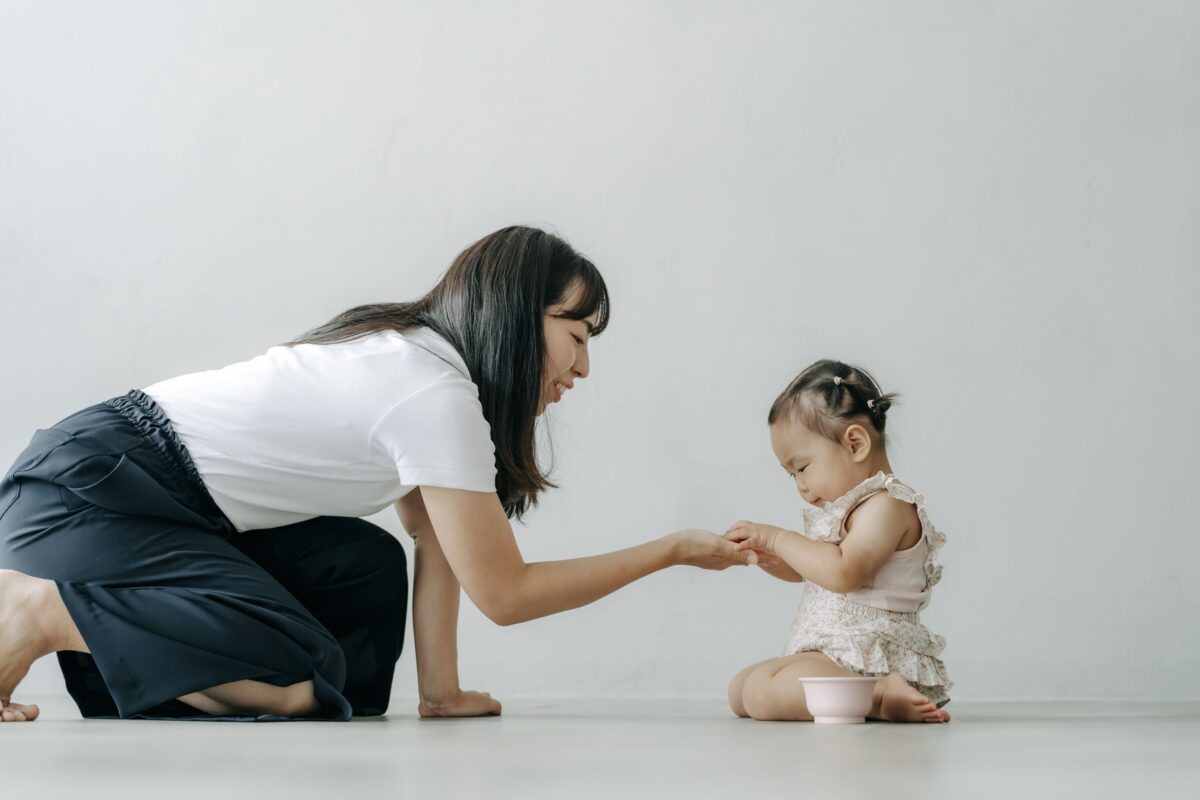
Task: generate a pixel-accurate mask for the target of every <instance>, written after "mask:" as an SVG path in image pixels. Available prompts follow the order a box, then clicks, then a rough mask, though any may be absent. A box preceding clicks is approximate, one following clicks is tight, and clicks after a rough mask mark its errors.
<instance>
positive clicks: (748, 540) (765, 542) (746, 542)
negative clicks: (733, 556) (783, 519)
mask: <svg viewBox="0 0 1200 800" xmlns="http://www.w3.org/2000/svg"><path fill="white" fill-rule="evenodd" d="M782 531H783V528H776V527H775V526H774V525H760V524H758V523H757V522H747V521H745V520H738V521H737V522H735V523H733V524H732V525H730V526H729V530H727V531H726V532H725V538H726V539H728V540H729V541H731V542H733V543H734V544H735V545H736V547H735V548H734V549H736V550H753V551H754V552H755V553H756V554H758V555H765V556H766V557H767V558H770V559H772V560H774V561H776V562H777V561H778V560H779V559H778V558H777V557H776V556H775V539H776V537H778V536H779V534H780V533H781V532H782Z"/></svg>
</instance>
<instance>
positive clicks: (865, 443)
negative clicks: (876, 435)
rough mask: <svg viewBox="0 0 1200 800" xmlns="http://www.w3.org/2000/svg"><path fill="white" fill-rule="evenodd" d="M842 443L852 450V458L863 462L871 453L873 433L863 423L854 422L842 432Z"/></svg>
mask: <svg viewBox="0 0 1200 800" xmlns="http://www.w3.org/2000/svg"><path fill="white" fill-rule="evenodd" d="M842 444H843V445H845V447H846V449H847V450H849V451H850V458H851V459H853V460H854V462H855V463H859V464H861V463H862V462H863V461H866V460H867V456H868V455H870V454H871V434H870V433H868V432H867V429H866V428H864V427H863V426H862V425H858V424H854V425H851V426H850V427H848V428H846V432H845V433H843V434H842Z"/></svg>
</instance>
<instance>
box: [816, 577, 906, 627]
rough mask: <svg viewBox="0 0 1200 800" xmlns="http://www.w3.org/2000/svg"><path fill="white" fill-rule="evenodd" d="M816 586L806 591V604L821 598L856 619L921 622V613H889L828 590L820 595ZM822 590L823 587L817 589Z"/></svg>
mask: <svg viewBox="0 0 1200 800" xmlns="http://www.w3.org/2000/svg"><path fill="white" fill-rule="evenodd" d="M814 586H815V584H814V585H809V586H808V588H806V589H805V590H804V599H805V601H806V602H810V603H811V602H819V600H818V599H817V598H818V596H819V597H823V598H826V600H825V601H826V603H828V604H830V605H836V606H837V607H838V609H839V610H841V611H845V612H846V613H848V614H853V615H854V616H856V617H866V618H868V619H890V620H895V621H897V622H911V623H913V624H914V625H919V624H920V622H921V614H920V613H919V612H905V611H889V610H888V609H886V608H876V607H875V606H868V605H863V604H862V603H856V602H854V601H853V600H849V599H847V597H846V596H845V595H844V594H838V593H837V592H831V591H829V590H828V589H821V591H820V593H819V594H818V593H816V592H813V588H814ZM816 588H821V587H816Z"/></svg>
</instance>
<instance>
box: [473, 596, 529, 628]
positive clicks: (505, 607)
mask: <svg viewBox="0 0 1200 800" xmlns="http://www.w3.org/2000/svg"><path fill="white" fill-rule="evenodd" d="M475 605H476V607H478V608H479V610H480V611H482V612H483V615H484V616H485V617H487V618H488V619H489V620H491V621H492V622H494V623H495V624H497V625H499V626H500V627H502V628H507V627H508V626H509V625H516V624H517V623H518V622H524V621H525V617H523V616H522V615H521V613H520V609H519V608H517V605H516V604H515V603H513V602H511V601H510V600H507V599H504V598H487V599H485V600H483V602H476V603H475Z"/></svg>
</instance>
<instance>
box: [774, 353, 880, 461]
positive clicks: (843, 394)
mask: <svg viewBox="0 0 1200 800" xmlns="http://www.w3.org/2000/svg"><path fill="white" fill-rule="evenodd" d="M897 397H899V395H897V394H895V393H888V394H884V393H883V392H881V391H880V390H879V384H877V383H876V382H875V379H874V378H872V377H871V375H870V373H868V372H867V371H866V370H865V369H861V368H859V367H852V366H850V365H849V364H843V363H842V362H841V361H833V360H831V359H827V358H826V359H822V360H820V361H818V362H816V363H815V364H812V365H811V366H809V367H807V368H806V369H805V370H804V371H803V372H801V373H800V374H799V375H797V376H796V377H795V379H794V380H793V381H792V382H791V383H789V384H788V387H787V388H786V389H784V390H783V392H782V393H781V394H780V395H779V397H777V398H775V402H774V403H772V404H771V412H770V413H769V414H768V415H767V424H768V425H774V424H775V423H776V422H778V421H779V420H781V419H789V420H791V419H794V420H796V421H797V422H799V423H800V424H802V425H803V426H804V427H806V428H808V429H809V430H810V431H812V432H813V433H816V434H819V435H821V436H824V437H825V438H826V439H829V440H831V441H834V442H841V440H842V434H843V433H845V432H846V428H848V427H850V426H851V425H852V424H854V423H859V424H864V423H865V424H866V426H868V427H870V428H871V429H873V430H874V431H875V432H876V433H878V434H879V439H880V441H881V442H883V443H885V444H886V442H887V437H886V436H885V435H884V429H885V428H886V427H887V412H888V409H889V408H891V407H892V403H894V402H895V401H896V398H897Z"/></svg>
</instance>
